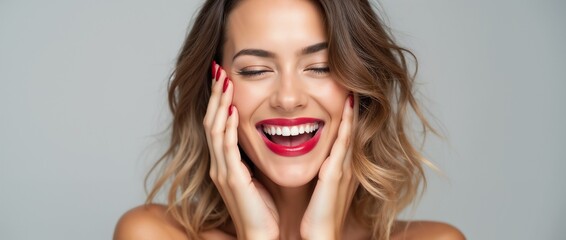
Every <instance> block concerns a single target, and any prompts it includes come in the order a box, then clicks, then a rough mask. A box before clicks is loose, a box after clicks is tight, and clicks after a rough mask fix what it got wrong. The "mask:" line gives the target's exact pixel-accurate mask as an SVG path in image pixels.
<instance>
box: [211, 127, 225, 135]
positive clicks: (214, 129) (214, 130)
mask: <svg viewBox="0 0 566 240" xmlns="http://www.w3.org/2000/svg"><path fill="white" fill-rule="evenodd" d="M222 133H223V131H222V129H221V128H220V127H212V129H210V135H211V136H213V137H218V136H220V135H222Z"/></svg>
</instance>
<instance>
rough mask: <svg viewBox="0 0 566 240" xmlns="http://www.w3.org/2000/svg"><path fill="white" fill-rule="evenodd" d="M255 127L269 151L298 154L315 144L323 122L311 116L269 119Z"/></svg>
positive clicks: (290, 154)
mask: <svg viewBox="0 0 566 240" xmlns="http://www.w3.org/2000/svg"><path fill="white" fill-rule="evenodd" d="M256 127H257V129H258V132H260V134H261V135H262V139H263V140H264V142H265V144H266V145H267V147H268V148H269V149H270V150H271V151H273V152H275V153H276V154H279V155H282V156H298V155H302V154H305V153H307V152H309V151H310V150H312V149H313V148H314V147H315V146H316V144H317V143H318V140H319V138H320V130H321V129H322V128H323V127H324V122H323V121H321V120H319V119H313V118H297V119H269V120H264V121H261V122H260V123H258V124H257V125H256Z"/></svg>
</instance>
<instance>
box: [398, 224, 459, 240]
mask: <svg viewBox="0 0 566 240" xmlns="http://www.w3.org/2000/svg"><path fill="white" fill-rule="evenodd" d="M411 239H419V240H465V239H466V237H465V236H464V234H462V232H461V231H460V230H458V228H456V227H454V226H452V225H450V224H447V223H442V222H433V221H411V222H406V221H397V222H395V225H394V226H393V229H392V234H391V240H411Z"/></svg>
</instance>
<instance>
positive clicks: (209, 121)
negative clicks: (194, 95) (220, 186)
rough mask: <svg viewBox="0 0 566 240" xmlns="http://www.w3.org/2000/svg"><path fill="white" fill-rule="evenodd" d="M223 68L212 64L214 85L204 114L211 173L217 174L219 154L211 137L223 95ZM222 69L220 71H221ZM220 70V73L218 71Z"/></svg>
mask: <svg viewBox="0 0 566 240" xmlns="http://www.w3.org/2000/svg"><path fill="white" fill-rule="evenodd" d="M221 69H222V67H221V66H220V65H218V64H216V63H215V62H213V64H212V71H213V72H214V73H213V80H212V87H211V95H210V98H209V101H208V106H207V110H206V114H205V116H204V119H203V125H204V128H205V134H206V141H207V143H208V146H209V149H210V151H209V152H210V158H211V159H210V160H211V165H210V174H211V175H212V174H214V175H217V174H218V172H217V170H218V164H217V163H216V162H217V160H216V159H217V156H216V153H215V151H214V150H213V149H212V137H211V133H210V131H211V128H212V125H213V123H214V118H215V117H216V112H217V111H218V104H219V102H220V97H221V96H222V84H218V77H223V76H222V75H221V73H222V72H221ZM219 71H220V72H219ZM217 72H218V73H217ZM224 75H225V74H224Z"/></svg>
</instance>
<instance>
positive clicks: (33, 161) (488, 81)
mask: <svg viewBox="0 0 566 240" xmlns="http://www.w3.org/2000/svg"><path fill="white" fill-rule="evenodd" d="M199 2H200V1H168V2H167V3H165V2H159V1H139V0H137V1H133V0H122V1H70V0H55V1H38V0H35V1H32V0H29V1H16V0H0V83H1V84H0V194H1V195H0V239H6V240H11V239H109V238H111V236H112V232H113V228H114V225H115V223H116V221H117V219H118V218H119V216H120V215H121V214H122V213H123V212H124V211H126V210H127V209H129V208H131V207H133V206H136V205H138V204H140V203H142V202H143V200H144V191H143V184H142V181H143V176H144V175H145V173H146V171H147V170H148V168H149V166H150V164H151V163H152V162H153V161H154V160H155V159H156V158H157V156H158V155H159V153H160V152H161V151H162V149H163V146H164V145H165V143H166V139H167V138H166V135H164V134H161V133H162V131H163V130H164V129H165V127H166V124H167V122H168V120H169V116H168V109H167V107H166V102H165V91H166V81H167V76H168V74H169V73H170V71H171V69H172V66H173V63H174V61H175V57H176V54H177V51H178V49H179V48H180V46H181V44H182V41H183V38H184V36H185V33H186V29H187V26H188V24H189V22H190V18H191V16H193V13H194V12H195V6H196V5H197V4H198V3H199ZM382 2H383V6H384V7H385V12H386V13H387V15H388V18H389V20H390V24H391V26H392V27H393V29H394V30H395V33H396V35H397V37H398V39H399V40H400V41H401V42H402V43H403V44H405V45H406V46H408V47H409V48H411V49H413V50H414V52H415V53H416V54H417V56H418V57H419V61H420V62H419V63H420V65H419V66H420V72H419V76H418V80H419V85H418V87H419V89H420V93H421V95H420V96H421V98H422V99H423V103H424V105H425V106H426V107H427V108H428V110H429V112H430V113H431V115H433V116H434V119H433V122H434V123H435V125H436V126H438V127H439V128H440V130H441V131H442V133H444V134H445V135H446V140H441V139H439V138H434V137H433V138H430V139H429V140H428V141H427V142H426V145H425V149H426V151H425V152H426V155H427V156H428V157H430V158H431V159H432V160H433V162H435V163H436V164H437V165H438V166H439V167H440V168H441V169H442V170H443V172H444V175H442V174H436V173H434V172H430V182H429V188H428V191H427V193H426V194H425V195H424V197H423V199H422V201H421V203H420V205H419V206H418V207H417V209H416V210H415V211H414V213H413V214H412V216H413V217H414V218H417V219H433V220H442V221H446V222H450V223H452V224H454V225H456V226H457V227H459V228H460V229H461V230H462V231H463V232H464V233H465V234H466V235H467V236H468V238H469V239H566V229H565V228H564V222H566V217H565V216H566V206H565V204H564V203H566V187H564V185H565V183H566V176H565V175H564V174H562V172H563V171H564V170H566V164H565V161H566V144H565V142H566V141H565V140H564V138H565V137H566V126H565V123H566V107H565V106H564V105H565V103H566V94H565V93H564V92H565V91H566V81H565V80H566V79H565V76H564V74H563V71H564V70H565V68H566V47H565V46H564V43H565V42H566V26H565V25H566V24H565V23H566V15H564V12H565V10H566V3H565V2H564V1H558V0H556V1H552V0H540V1H510V0H507V1H505V0H499V1H490V0H479V1H449V0H444V1H439V0H429V1H416V0H412V1H409V0H407V1H394V0H386V1H382ZM406 216H411V214H410V212H407V214H406Z"/></svg>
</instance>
